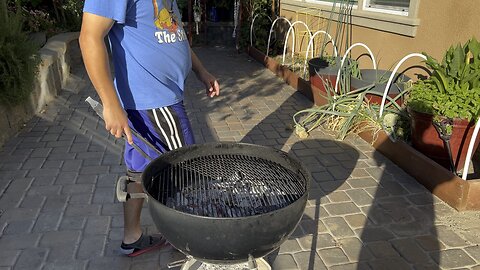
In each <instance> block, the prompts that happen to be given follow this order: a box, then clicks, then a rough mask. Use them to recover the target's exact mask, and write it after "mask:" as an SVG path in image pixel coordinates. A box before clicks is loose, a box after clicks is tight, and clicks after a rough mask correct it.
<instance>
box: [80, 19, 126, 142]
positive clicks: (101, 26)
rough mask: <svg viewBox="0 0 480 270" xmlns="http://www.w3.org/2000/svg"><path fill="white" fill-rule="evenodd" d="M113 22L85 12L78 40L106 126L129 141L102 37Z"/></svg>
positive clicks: (123, 112) (103, 37)
mask: <svg viewBox="0 0 480 270" xmlns="http://www.w3.org/2000/svg"><path fill="white" fill-rule="evenodd" d="M113 23H114V21H113V20H112V19H109V18H105V17H101V16H97V15H94V14H91V13H86V12H85V13H84V14H83V20H82V28H81V30H80V38H79V42H80V48H81V51H82V56H83V61H84V63H85V68H86V69H87V73H88V76H89V77H90V80H91V81H92V83H93V86H94V87H95V90H96V91H97V93H98V95H99V96H100V99H101V101H102V103H103V118H104V120H105V129H106V130H108V131H109V132H110V133H111V134H112V135H114V136H115V137H116V138H120V137H122V134H125V135H126V137H127V141H128V143H130V144H132V142H133V141H132V135H131V131H130V128H129V126H128V119H127V116H126V113H125V111H124V110H123V108H122V106H121V104H120V100H119V99H118V96H117V93H116V91H115V86H114V85H113V80H112V76H111V73H110V65H109V58H108V52H107V48H106V46H105V41H104V40H105V36H106V35H107V34H108V32H109V31H110V28H111V27H112V25H113Z"/></svg>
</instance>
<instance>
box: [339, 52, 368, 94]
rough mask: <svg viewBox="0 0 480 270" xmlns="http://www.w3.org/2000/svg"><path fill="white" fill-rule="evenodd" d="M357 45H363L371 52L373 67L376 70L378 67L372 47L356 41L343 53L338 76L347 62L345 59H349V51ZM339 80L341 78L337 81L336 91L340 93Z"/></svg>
mask: <svg viewBox="0 0 480 270" xmlns="http://www.w3.org/2000/svg"><path fill="white" fill-rule="evenodd" d="M357 46H361V47H363V48H365V49H366V50H367V51H368V53H369V54H370V58H371V59H372V64H373V69H375V70H376V69H377V62H376V61H375V56H373V53H372V50H370V48H369V47H368V46H367V45H365V44H363V43H355V44H353V45H352V46H350V47H349V48H348V49H347V51H346V52H345V54H344V55H343V57H342V61H341V63H340V68H339V69H338V72H337V78H340V72H341V71H342V68H343V64H344V63H345V59H347V56H348V53H349V52H350V51H351V50H352V49H353V48H355V47H357ZM338 81H340V79H337V81H336V82H335V93H338Z"/></svg>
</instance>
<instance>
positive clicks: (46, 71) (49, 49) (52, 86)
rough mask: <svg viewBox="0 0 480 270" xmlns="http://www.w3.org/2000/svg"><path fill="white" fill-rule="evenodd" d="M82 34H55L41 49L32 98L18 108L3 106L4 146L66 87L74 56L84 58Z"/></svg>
mask: <svg viewBox="0 0 480 270" xmlns="http://www.w3.org/2000/svg"><path fill="white" fill-rule="evenodd" d="M78 36H79V33H78V32H74V33H63V34H59V35H56V36H53V37H52V38H50V39H49V40H48V41H47V43H46V44H45V46H43V47H42V48H41V49H40V50H39V54H40V57H41V59H42V61H41V63H40V65H39V68H38V74H37V77H36V80H35V82H34V85H33V91H32V94H31V95H30V99H29V100H28V101H27V102H25V103H24V104H21V105H17V106H15V107H6V106H3V105H0V130H1V131H2V132H0V146H2V145H3V144H4V143H5V142H6V141H7V140H8V138H10V137H11V136H13V135H14V134H16V133H17V132H18V131H19V130H20V129H21V128H22V127H23V126H24V124H25V123H26V122H27V121H28V120H30V119H31V118H32V117H33V116H34V115H36V114H38V113H41V112H42V110H43V108H44V107H45V106H46V105H47V104H48V103H49V102H50V101H52V100H53V99H54V98H55V97H56V96H57V94H58V93H59V92H60V91H61V90H62V89H63V88H64V87H65V86H66V84H67V82H68V79H69V77H70V66H71V63H72V59H78V58H79V57H81V56H80V55H79V53H78V52H79V51H78ZM71 52H75V53H73V54H72V53H71Z"/></svg>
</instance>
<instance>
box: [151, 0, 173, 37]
mask: <svg viewBox="0 0 480 270" xmlns="http://www.w3.org/2000/svg"><path fill="white" fill-rule="evenodd" d="M152 1H153V8H154V16H155V26H156V27H157V28H158V29H160V30H168V31H169V32H170V33H174V32H176V31H177V29H178V23H177V22H178V18H177V15H176V14H175V12H174V11H173V1H174V0H171V1H172V2H171V4H170V9H168V7H169V6H168V5H167V0H162V4H163V8H162V9H161V10H158V4H157V0H152Z"/></svg>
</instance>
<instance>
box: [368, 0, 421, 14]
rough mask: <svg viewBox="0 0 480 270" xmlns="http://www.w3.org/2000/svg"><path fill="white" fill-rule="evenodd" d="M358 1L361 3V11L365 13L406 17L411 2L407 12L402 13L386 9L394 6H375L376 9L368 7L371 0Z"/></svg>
mask: <svg viewBox="0 0 480 270" xmlns="http://www.w3.org/2000/svg"><path fill="white" fill-rule="evenodd" d="M359 1H362V2H363V9H364V10H366V11H372V12H381V13H386V14H392V15H399V16H407V17H408V15H409V13H410V7H411V4H412V0H410V3H409V6H408V11H402V10H397V9H395V8H388V7H395V6H386V5H377V7H370V1H372V0H359ZM382 7H385V8H382Z"/></svg>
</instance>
